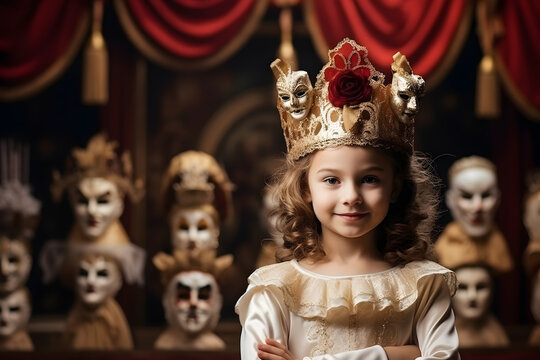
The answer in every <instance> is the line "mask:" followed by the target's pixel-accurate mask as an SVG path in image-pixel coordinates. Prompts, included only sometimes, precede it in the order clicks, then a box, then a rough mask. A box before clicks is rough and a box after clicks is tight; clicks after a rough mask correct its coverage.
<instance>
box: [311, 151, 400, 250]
mask: <svg viewBox="0 0 540 360" xmlns="http://www.w3.org/2000/svg"><path fill="white" fill-rule="evenodd" d="M312 156H313V158H312V162H311V166H310V168H309V171H308V187H309V192H308V194H307V198H308V201H311V203H312V205H313V211H314V212H315V216H316V217H317V219H318V220H319V221H320V223H321V228H322V239H323V241H324V240H325V239H327V238H328V236H332V237H333V236H339V237H343V238H351V239H356V238H361V237H363V236H364V235H366V234H370V233H372V232H373V231H374V229H375V228H376V227H377V225H379V224H380V223H381V222H382V221H383V219H384V218H385V216H386V214H387V212H388V207H389V204H390V201H391V199H392V194H393V190H394V188H395V183H396V182H395V181H394V170H393V166H392V165H393V164H392V160H391V159H390V158H389V157H388V156H387V155H385V154H384V153H382V152H381V151H378V150H375V149H372V148H365V147H359V146H340V147H337V148H327V149H324V150H320V151H317V152H316V153H314V154H313V155H312Z"/></svg>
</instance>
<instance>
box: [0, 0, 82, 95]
mask: <svg viewBox="0 0 540 360" xmlns="http://www.w3.org/2000/svg"><path fill="white" fill-rule="evenodd" d="M89 5H90V3H89V2H88V1H73V0H48V1H41V0H17V1H3V2H1V3H0V101H16V100H20V99H22V98H25V97H29V96H31V95H33V94H34V93H36V92H38V91H40V90H42V89H43V88H45V87H46V86H48V85H50V84H51V83H52V82H53V81H55V80H56V79H57V78H59V77H60V76H61V75H62V73H63V72H64V71H65V69H66V68H67V67H68V66H69V65H70V64H71V62H72V61H73V58H74V57H75V55H76V54H77V52H78V51H79V49H80V47H81V45H82V42H83V40H84V37H85V35H86V34H87V31H88V29H89V26H90V7H89Z"/></svg>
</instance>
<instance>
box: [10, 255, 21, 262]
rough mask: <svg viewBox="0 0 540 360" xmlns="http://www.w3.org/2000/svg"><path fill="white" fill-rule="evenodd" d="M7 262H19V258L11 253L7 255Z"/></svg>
mask: <svg viewBox="0 0 540 360" xmlns="http://www.w3.org/2000/svg"><path fill="white" fill-rule="evenodd" d="M8 262H9V263H10V264H18V263H19V262H20V259H19V257H18V256H15V255H11V256H9V257H8Z"/></svg>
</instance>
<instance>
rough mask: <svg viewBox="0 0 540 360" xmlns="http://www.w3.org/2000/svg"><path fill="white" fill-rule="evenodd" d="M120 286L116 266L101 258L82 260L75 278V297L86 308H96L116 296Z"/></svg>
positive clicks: (119, 276) (119, 274) (120, 277)
mask: <svg viewBox="0 0 540 360" xmlns="http://www.w3.org/2000/svg"><path fill="white" fill-rule="evenodd" d="M121 286H122V274H121V273H120V269H119V268H118V266H117V264H116V263H115V262H114V261H113V260H110V259H107V258H105V257H103V256H97V257H96V258H94V259H92V260H89V258H88V259H82V260H81V261H80V263H79V269H78V273H77V278H76V291H77V296H78V297H79V298H80V299H81V300H82V301H83V302H84V303H85V304H86V305H88V306H90V307H97V306H99V305H101V304H103V303H104V302H105V300H107V299H108V298H113V297H114V296H116V293H117V292H118V290H120V287H121Z"/></svg>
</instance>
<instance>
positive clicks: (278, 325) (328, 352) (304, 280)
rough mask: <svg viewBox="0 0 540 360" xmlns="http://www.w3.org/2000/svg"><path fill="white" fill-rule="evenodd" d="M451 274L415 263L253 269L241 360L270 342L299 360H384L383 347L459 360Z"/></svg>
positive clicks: (239, 307)
mask: <svg viewBox="0 0 540 360" xmlns="http://www.w3.org/2000/svg"><path fill="white" fill-rule="evenodd" d="M455 289H456V278H455V274H454V273H453V272H452V271H450V270H448V269H446V268H444V267H442V266H440V265H439V264H437V263H434V262H431V261H427V260H426V261H413V262H410V263H408V264H407V265H404V266H396V267H393V268H391V269H389V270H385V271H382V272H378V273H373V274H362V275H355V276H324V275H320V274H316V273H314V272H311V271H309V270H307V269H305V268H303V267H302V266H301V265H300V264H298V262H297V261H295V260H292V261H287V262H283V263H279V264H274V265H269V266H265V267H262V268H260V269H258V270H256V271H255V272H254V273H253V274H252V275H251V276H250V277H249V286H248V288H247V290H246V292H245V294H244V295H242V297H240V299H239V300H238V302H237V304H236V308H235V310H236V312H237V314H238V315H239V317H240V322H241V324H242V335H241V340H240V349H241V355H242V359H244V360H255V359H258V357H257V350H256V346H257V344H260V343H264V342H265V339H267V338H273V339H275V340H277V341H279V342H280V343H282V344H285V345H286V346H288V348H289V350H290V351H291V352H292V353H293V354H294V355H295V357H296V358H297V359H304V360H307V359H313V360H326V359H337V360H352V359H363V360H376V359H387V356H386V353H385V352H384V350H383V348H382V347H383V346H392V345H407V344H415V345H417V346H418V347H419V348H420V352H421V354H422V356H421V357H420V358H419V359H459V353H458V336H457V333H456V330H455V327H454V314H453V311H452V307H451V299H450V298H451V295H453V294H454V292H455Z"/></svg>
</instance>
